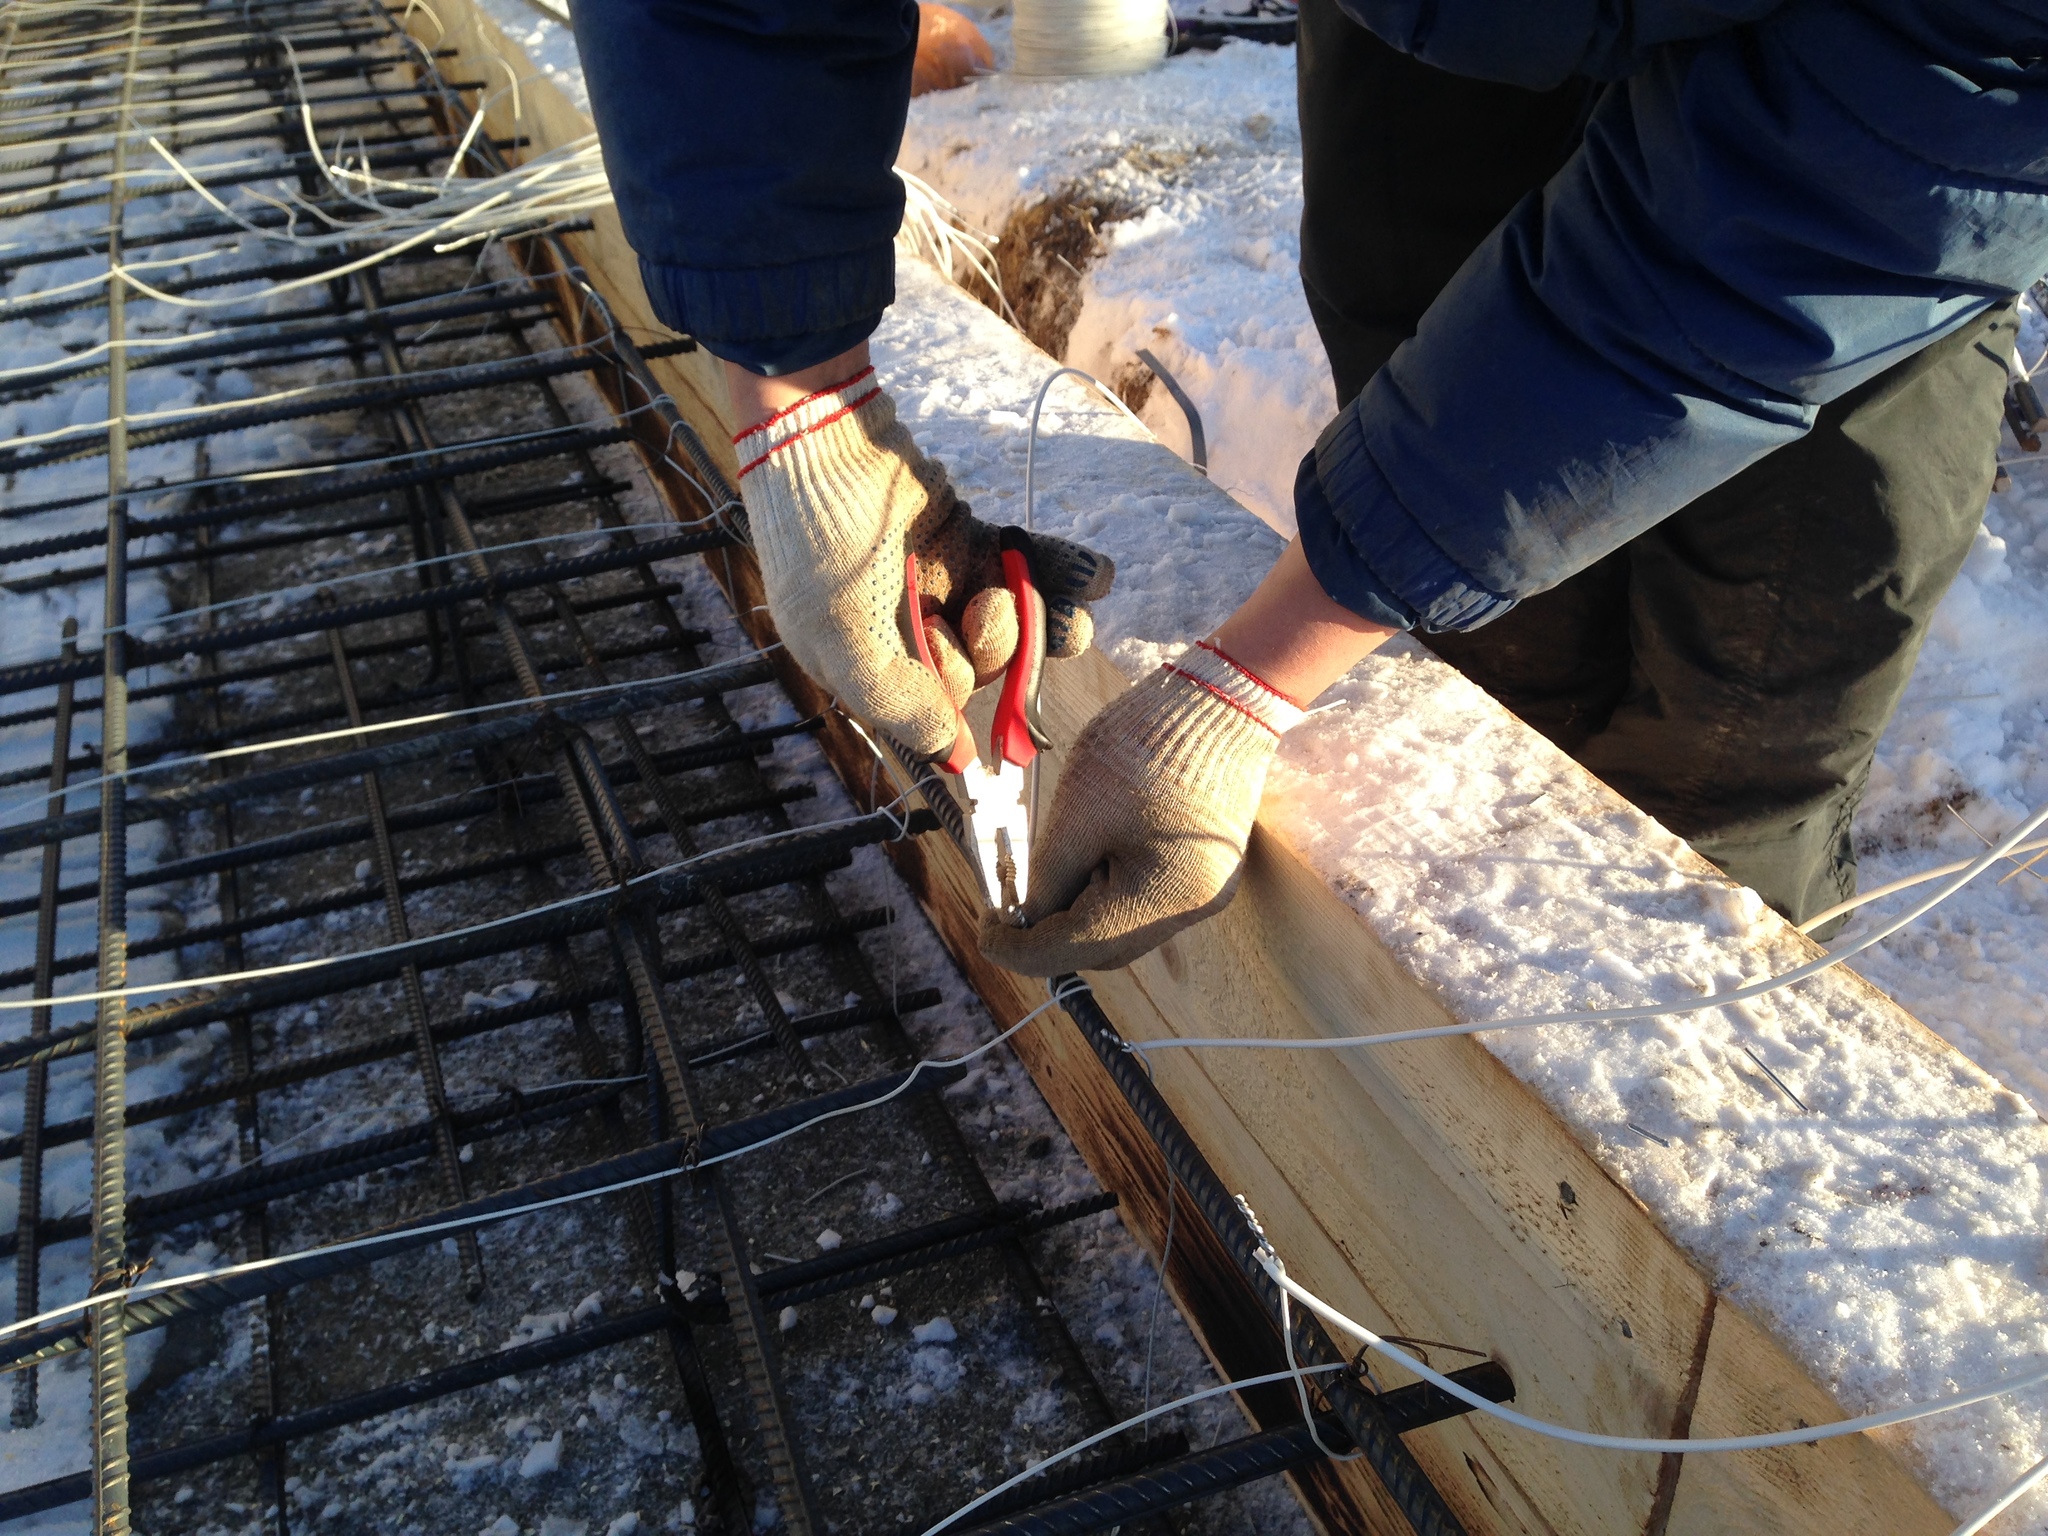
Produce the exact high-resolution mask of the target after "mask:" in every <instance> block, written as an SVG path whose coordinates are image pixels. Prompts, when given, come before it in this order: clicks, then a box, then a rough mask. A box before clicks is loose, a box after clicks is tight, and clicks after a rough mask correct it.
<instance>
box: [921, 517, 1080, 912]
mask: <svg viewBox="0 0 2048 1536" xmlns="http://www.w3.org/2000/svg"><path fill="white" fill-rule="evenodd" d="M1000 547H1001V552H1002V562H1003V585H1004V586H1006V587H1008V588H1009V591H1010V596H1011V598H1012V599H1013V600H1014V601H1015V602H1016V605H1017V650H1016V653H1015V654H1014V655H1013V656H1011V658H1010V663H1009V665H1008V666H1006V667H1005V668H1004V669H1003V677H1002V692H1001V693H1000V694H999V695H997V698H996V714H995V722H994V725H993V727H992V729H991V730H990V733H989V754H988V757H987V759H985V760H984V759H983V758H982V757H981V756H980V755H979V754H978V753H977V751H976V746H975V740H974V732H973V730H972V729H971V728H970V727H969V726H968V723H967V717H966V716H965V715H961V716H960V720H959V731H958V734H957V735H956V736H955V738H954V743H953V751H952V755H951V756H949V757H947V758H946V759H945V760H944V761H943V762H941V763H939V764H938V767H939V768H941V769H942V770H944V771H945V772H946V773H948V774H952V775H955V776H956V777H957V778H958V781H959V787H960V792H961V795H962V797H963V798H964V799H965V801H966V809H965V817H964V820H965V825H966V834H967V835H966V839H965V841H966V842H967V844H968V847H967V850H966V851H967V853H968V855H969V857H970V859H971V860H972V862H973V863H974V866H975V872H976V874H977V875H978V876H979V877H980V880H981V894H982V899H983V900H984V901H986V902H987V903H988V904H989V905H990V906H991V907H994V908H995V909H996V910H997V911H998V912H1000V913H1002V914H1003V916H1004V918H1005V919H1007V920H1008V921H1010V922H1013V923H1015V924H1017V925H1018V926H1019V927H1022V926H1023V923H1024V898H1025V896H1026V894H1027V893H1028V892H1029V890H1030V887H1031V782H1032V775H1031V773H1030V772H1028V771H1027V770H1029V769H1030V768H1031V765H1032V762H1033V761H1034V759H1036V758H1037V756H1038V751H1039V748H1041V747H1043V746H1046V745H1048V744H1049V743H1048V742H1047V741H1046V737H1045V733H1044V731H1043V730H1041V729H1040V728H1039V723H1038V690H1039V687H1040V685H1041V684H1042V683H1043V682H1044V679H1045V625H1046V615H1045V598H1044V596H1043V594H1041V593H1040V591H1039V589H1038V578H1037V573H1036V570H1035V562H1034V557H1033V547H1032V542H1031V535H1030V534H1029V533H1027V532H1026V531H1025V530H1024V529H1022V528H1004V529H1003V530H1002V533H1001V546H1000ZM904 576H905V587H906V590H907V592H908V595H909V603H910V631H911V635H912V637H913V643H914V644H915V646H916V651H917V659H918V660H919V661H921V662H922V663H923V664H924V665H925V666H926V667H928V668H930V669H931V671H932V672H933V673H934V674H936V673H937V671H938V668H937V667H936V666H934V665H933V663H932V656H931V647H930V646H929V644H928V643H927V642H926V640H925V634H924V615H923V613H922V612H921V611H920V609H919V607H918V600H917V556H916V555H911V556H909V557H908V559H907V562H906V566H905V572H904Z"/></svg>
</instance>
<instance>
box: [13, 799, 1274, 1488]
mask: <svg viewBox="0 0 2048 1536" xmlns="http://www.w3.org/2000/svg"><path fill="white" fill-rule="evenodd" d="M756 841H758V839H756ZM734 846H737V847H743V846H745V845H744V844H735V845H734ZM718 851H719V852H728V851H730V850H729V849H720V850H718ZM707 857H708V855H707ZM598 894H600V895H609V894H610V892H608V891H606V892H599V893H598ZM1067 995H1069V994H1068V993H1066V992H1062V993H1058V994H1055V995H1054V996H1052V997H1048V998H1047V999H1046V1000H1045V1001H1044V1002H1043V1003H1040V1004H1039V1005H1038V1006H1037V1007H1036V1008H1034V1009H1032V1010H1031V1011H1030V1012H1029V1013H1027V1014H1025V1015H1024V1016H1023V1017H1022V1018H1020V1019H1019V1020H1017V1022H1016V1023H1014V1024H1012V1025H1011V1026H1010V1027H1009V1028H1008V1029H1005V1030H1003V1031H1002V1032H1001V1033H1000V1034H998V1035H996V1036H994V1037H993V1038H992V1039H989V1040H985V1041H983V1042H982V1043H981V1044H980V1045H977V1046H975V1047H973V1048H972V1049H970V1050H966V1051H962V1052H961V1053H960V1054H959V1055H958V1056H942V1057H926V1058H924V1059H923V1060H920V1061H918V1062H917V1063H916V1064H915V1065H913V1066H912V1067H911V1068H910V1070H909V1071H908V1072H907V1073H905V1074H904V1078H903V1081H902V1082H900V1083H898V1084H897V1085H896V1086H895V1087H894V1088H891V1089H890V1090H889V1091H888V1092H887V1093H881V1094H877V1095H876V1096H875V1097H874V1098H872V1099H864V1100H862V1101H861V1102H860V1103H858V1104H847V1105H844V1106H842V1107H840V1108H838V1109H831V1110H827V1111H825V1112H824V1113H823V1114H819V1115H813V1116H812V1117H811V1118H810V1119H808V1120H804V1121H801V1122H799V1123H798V1124H796V1125H793V1126H790V1127H788V1128H787V1129H786V1130H781V1131H777V1132H776V1133H775V1134H774V1135H772V1136H764V1137H762V1138H761V1139H760V1140H759V1141H750V1142H748V1143H747V1144H746V1145H745V1146H743V1147H734V1148H733V1149H732V1150H730V1151H727V1152H719V1153H716V1154H714V1155H712V1156H710V1157H704V1158H699V1159H696V1160H695V1161H693V1162H691V1163H690V1164H689V1165H688V1167H687V1168H685V1167H677V1168H664V1169H662V1170H661V1171H660V1172H658V1173H644V1174H641V1175H639V1176H637V1177H635V1178H630V1179H620V1180H618V1181H617V1182H616V1183H612V1184H605V1185H601V1186H599V1187H598V1188H596V1189H586V1190H580V1191H578V1192H577V1193H575V1194H571V1195H557V1196H555V1197H553V1198H552V1199H548V1200H536V1201H533V1202H531V1203H530V1204H527V1205H518V1206H511V1207H508V1208H506V1209H505V1210H501V1211H492V1212H489V1213H488V1214H486V1215H482V1216H469V1217H458V1218H456V1219H453V1220H450V1221H440V1222H434V1223H432V1224H430V1225H427V1226H421V1227H409V1228H407V1229H405V1230H404V1231H401V1232H379V1233H373V1234H371V1235H369V1236H366V1237H353V1238H348V1239H345V1240H343V1241H341V1242H337V1243H323V1244H320V1245H319V1246H317V1247H313V1248H304V1249H300V1250H299V1251H298V1252H296V1253H282V1254H274V1255H271V1256H270V1257H268V1258H262V1259H251V1260H249V1261H248V1262H246V1263H242V1264H223V1265H221V1266H219V1267H218V1268H215V1269H202V1270H195V1271H194V1272H192V1273H191V1274H185V1275H167V1276H165V1277H163V1278H161V1279H157V1280H138V1281H136V1282H134V1283H133V1284H130V1285H125V1286H122V1287H120V1288H119V1289H116V1290H107V1291H101V1292H99V1293H97V1294H96V1295H93V1296H91V1297H88V1298H86V1299H85V1300H82V1301H71V1302H66V1303H64V1304H63V1305H62V1306H57V1307H52V1308H50V1309H49V1310H48V1311H47V1312H39V1313H37V1314H36V1315H35V1316H34V1317H26V1318H23V1319H21V1320H20V1321H19V1322H14V1323H9V1324H6V1325H5V1326H0V1339H9V1338H13V1337H14V1336H15V1335H17V1334H21V1333H26V1332H29V1331H30V1330H32V1329H36V1328H40V1327H42V1326H44V1325H45V1324H47V1323H54V1322H58V1321H61V1320H62V1319H64V1318H67V1317H73V1316H76V1315H77V1314H78V1313H80V1312H83V1311H85V1310H87V1309H88V1308H90V1307H95V1306H99V1305H101V1304H103V1303H106V1302H113V1301H131V1300H134V1299H136V1298H138V1297H149V1296H155V1295H160V1294H161V1293H163V1292H165V1291H175V1290H181V1289H184V1288H186V1287H189V1286H194V1285H198V1284H201V1283H203V1282H205V1281H208V1280H221V1279H226V1278H228V1277H230V1276H233V1275H246V1274H254V1273H257V1272H259V1271H262V1270H266V1269H275V1268H277V1266H279V1265H280V1264H290V1263H295V1262H297V1261H298V1260H300V1259H308V1258H315V1257H319V1256H321V1255H324V1254H336V1253H350V1252H354V1251H356V1250H358V1249H363V1248H377V1247H381V1246H383V1245H384V1244H386V1243H391V1242H397V1241H400V1240H403V1239H407V1238H419V1237H428V1236H433V1235H435V1234H437V1233H443V1232H460V1231H465V1230H467V1229H469V1228H471V1227H480V1226H490V1225H494V1224H496V1223H499V1222H504V1221H510V1220H513V1219H514V1218H516V1217H520V1216H531V1215H533V1214H535V1213H536V1212H539V1211H547V1210H553V1209H555V1208H556V1207H557V1206H563V1205H573V1204H575V1203H577V1202H579V1201H583V1200H595V1199H597V1198H598V1197H599V1196H601V1195H613V1194H618V1193H619V1192H620V1191H622V1190H628V1189H637V1188H638V1187H640V1186H641V1185H643V1184H653V1183H658V1182H659V1181H660V1180H662V1179H672V1178H674V1177H675V1176H676V1175H677V1174H679V1173H685V1172H688V1171H690V1169H696V1168H715V1167H717V1166H718V1165H719V1164H720V1163H729V1162H732V1161H734V1160H735V1159H737V1158H742V1157H746V1156H749V1155H750V1154H752V1153H755V1152H759V1151H762V1150H764V1149H765V1148H768V1147H772V1146H775V1145H777V1144H778V1143H780V1142H784V1141H788V1140H789V1139H790V1138H791V1137H792V1136H797V1135H800V1134H802V1133H803V1132H804V1131H807V1130H810V1129H811V1128H812V1127H814V1126H819V1125H823V1124H825V1123H826V1122H827V1121H828V1120H838V1119H841V1118H843V1117H845V1116H847V1115H855V1114H861V1113H863V1112H865V1111H867V1110H870V1109H878V1108H880V1107H881V1106H882V1105H884V1104H887V1103H889V1102H890V1101H891V1100H893V1099H898V1098H901V1097H902V1096H903V1095H904V1094H906V1093H908V1092H909V1091H910V1090H911V1089H912V1088H913V1087H915V1086H916V1084H917V1081H918V1079H919V1078H920V1077H921V1076H923V1074H924V1073H925V1072H926V1071H928V1070H943V1069H945V1068H949V1067H958V1066H964V1065H966V1064H967V1063H968V1062H970V1061H973V1060H974V1059H975V1058H976V1057H978V1056H985V1055H987V1054H988V1053H989V1052H990V1051H992V1050H994V1049H996V1048H997V1047H998V1046H1000V1045H1002V1044H1004V1043H1005V1042H1006V1041H1008V1040H1010V1039H1011V1038H1012V1037H1013V1036H1015V1035H1016V1034H1017V1032H1018V1031H1019V1030H1022V1029H1023V1028H1024V1027H1025V1026H1026V1025H1028V1024H1030V1023H1031V1022H1032V1021H1033V1020H1035V1019H1037V1018H1038V1017H1039V1016H1040V1015H1042V1014H1044V1013H1045V1012H1046V1010H1048V1009H1049V1008H1051V1007H1053V1006H1054V1005H1055V1004H1056V1003H1059V1002H1061V1001H1063V1000H1064V998H1065V997H1066V996H1067ZM1285 1378H1286V1373H1284V1372H1283V1373H1281V1374H1280V1375H1277V1376H1274V1377H1271V1378H1263V1377H1262V1378H1260V1380H1259V1381H1257V1382H1240V1383H1238V1385H1239V1386H1256V1385H1259V1384H1261V1383H1262V1382H1263V1381H1265V1380H1275V1381H1278V1380H1284V1379H1285ZM1218 1390H1219V1391H1230V1390H1232V1389H1231V1388H1229V1387H1224V1388H1219V1389H1218ZM1209 1395H1212V1396H1213V1395H1214V1394H1213V1393H1211V1394H1209ZM1177 1406H1179V1405H1178V1404H1171V1403H1170V1404H1168V1405H1167V1406H1166V1408H1160V1409H1157V1410H1155V1415H1154V1416H1156V1414H1158V1413H1164V1412H1166V1411H1167V1409H1168V1408H1172V1407H1177ZM1088 1443H1089V1444H1093V1443H1094V1442H1093V1441H1090V1442H1088ZM1041 1465H1050V1463H1041Z"/></svg>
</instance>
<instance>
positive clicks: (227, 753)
mask: <svg viewBox="0 0 2048 1536" xmlns="http://www.w3.org/2000/svg"><path fill="white" fill-rule="evenodd" d="M781 648H782V642H781V641H779V640H778V641H776V642H775V643H774V644H773V645H770V646H768V647H766V648H764V649H762V650H755V651H743V652H741V653H739V654H738V655H736V656H729V657H727V658H726V659H725V660H723V661H720V662H717V663H714V665H713V667H711V668H702V667H700V668H698V669H696V670H695V671H690V672H668V673H663V674H662V675H661V676H658V677H632V678H626V679H623V680H621V681H616V682H609V683H592V684H590V685H589V686H587V687H583V688H562V689H558V690H556V691H554V692H551V693H541V694H535V695H534V696H533V697H531V698H526V697H521V698H516V699H493V700H492V701H490V702H489V703H486V704H470V705H466V706H465V707H463V708H461V709H437V710H432V711H430V712H428V713H426V714H419V715H405V716H402V717H401V718H399V719H396V720H368V721H365V722H364V723H363V724H361V725H344V726H336V727H334V728H333V729H332V730H327V731H308V732H306V733H304V734H303V735H299V736H280V737H277V738H274V739H273V740H269V741H250V742H243V743H241V744H239V745H237V746H232V747H216V748H215V749H214V750H213V751H211V752H194V753H190V754H188V755H186V756H184V757H166V758H161V759H159V760H158V761H156V762H153V763H143V764H140V765H139V766H136V767H132V768H128V769H125V770H123V771H122V772H120V773H103V774H100V775H99V776H98V777H96V778H90V779H79V780H77V781H76V782H73V783H67V784H66V785H65V787H64V792H65V793H66V794H82V793H83V792H84V791H86V790H88V789H97V788H99V787H100V786H101V785H103V784H109V783H112V782H113V781H115V780H116V779H118V780H121V781H122V782H124V783H125V782H127V781H128V780H131V779H137V778H141V777H143V776H144V775H146V774H155V773H167V772H169V771H171V770H172V769H174V768H195V767H203V766H205V765H206V764H208V763H217V762H223V761H226V760H228V759H231V758H237V757H248V756H251V755H252V754H254V753H258V752H282V751H284V750H286V749H287V748H290V747H310V746H317V745H318V744H319V743H321V742H324V741H336V740H339V739H341V738H344V737H355V736H375V735H380V734H382V733H383V732H386V731H396V730H404V729H406V728H408V727H410V726H415V725H437V724H445V723H447V722H448V721H450V720H467V719H471V718H473V717H475V716H477V715H489V714H498V713H501V712H503V711H505V710H513V709H524V708H528V707H530V706H532V705H535V704H559V703H562V702H563V701H564V700H567V699H588V698H594V697H596V696H598V695H600V694H606V693H620V692H624V691H625V690H627V689H632V688H641V687H653V686H655V685H657V684H660V683H672V682H676V681H679V680H680V679H683V678H688V677H696V676H699V675H701V673H703V672H705V671H709V670H715V669H716V668H717V667H725V666H730V665H731V664H732V663H734V662H738V661H752V660H756V659H758V658H760V657H763V656H767V655H770V654H771V653H773V652H775V651H778V650H780V649H781ZM48 798H49V796H48V795H47V794H44V795H37V796H34V797H33V798H29V799H22V800H15V801H12V802H11V803H9V804H7V805H4V806H0V820H4V819H5V818H6V817H8V816H10V815H12V814H13V813H14V812H16V811H19V810H22V809H24V808H26V807H32V806H39V805H43V804H44V803H45V802H46V801H47V800H48Z"/></svg>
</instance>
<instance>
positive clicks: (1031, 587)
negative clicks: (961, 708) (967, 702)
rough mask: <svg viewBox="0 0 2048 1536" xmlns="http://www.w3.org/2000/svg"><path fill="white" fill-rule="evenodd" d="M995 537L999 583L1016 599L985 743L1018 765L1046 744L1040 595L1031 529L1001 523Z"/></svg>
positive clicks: (1003, 759)
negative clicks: (1013, 637)
mask: <svg viewBox="0 0 2048 1536" xmlns="http://www.w3.org/2000/svg"><path fill="white" fill-rule="evenodd" d="M1001 539H1002V554H1003V584H1004V585H1005V586H1007V587H1008V588H1009V589H1010V596H1011V598H1012V599H1013V600H1015V602H1016V604H1017V650H1016V653H1015V654H1014V655H1012V656H1011V657H1010V664H1009V665H1008V666H1007V667H1005V668H1004V669H1003V691H1002V693H1001V695H1000V696H999V697H998V698H997V700H996V719H995V729H994V732H993V735H992V738H991V741H990V746H991V748H992V749H993V751H994V753H995V758H996V761H997V762H998V763H1015V764H1016V765H1017V766H1018V767H1019V768H1022V767H1025V766H1027V765H1028V764H1029V763H1030V762H1031V760H1032V759H1033V758H1034V757H1036V756H1038V749H1039V748H1040V747H1042V746H1044V745H1046V740H1045V733H1044V732H1043V731H1041V730H1040V729H1039V726H1038V690H1039V688H1040V686H1041V685H1042V684H1043V683H1044V681H1045V597H1044V595H1043V594H1042V593H1040V591H1039V590H1038V578H1037V576H1036V574H1035V573H1034V571H1033V569H1032V555H1033V551H1032V546H1031V535H1030V534H1028V533H1026V532H1025V531H1024V530H1023V529H1022V528H1014V527H1006V528H1004V529H1003V531H1002V534H1001Z"/></svg>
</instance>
